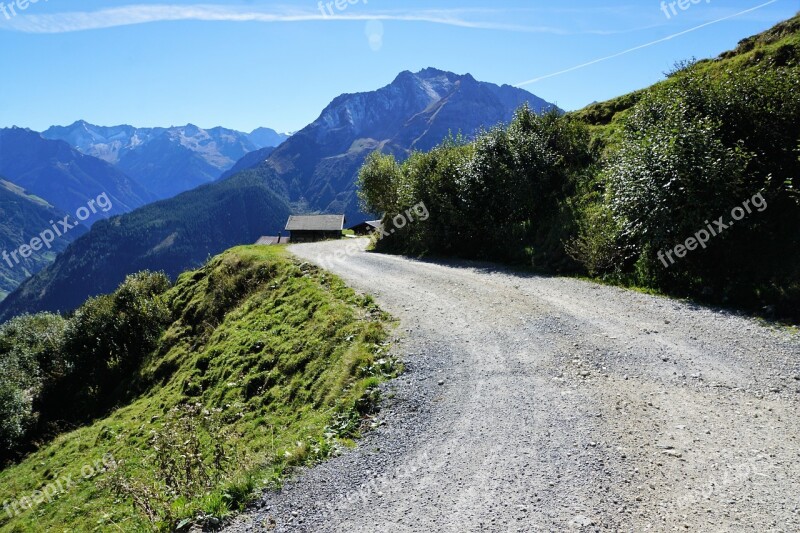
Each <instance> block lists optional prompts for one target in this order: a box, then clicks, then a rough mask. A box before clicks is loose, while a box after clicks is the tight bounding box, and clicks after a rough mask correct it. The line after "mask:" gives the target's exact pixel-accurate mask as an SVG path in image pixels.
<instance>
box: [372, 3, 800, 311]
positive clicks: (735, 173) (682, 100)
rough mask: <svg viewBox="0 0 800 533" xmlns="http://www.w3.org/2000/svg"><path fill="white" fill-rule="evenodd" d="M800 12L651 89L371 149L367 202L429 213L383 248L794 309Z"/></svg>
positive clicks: (798, 294)
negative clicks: (460, 137)
mask: <svg viewBox="0 0 800 533" xmlns="http://www.w3.org/2000/svg"><path fill="white" fill-rule="evenodd" d="M798 87H800V16H798V17H795V18H793V19H791V20H789V21H786V22H784V23H781V24H779V25H778V26H776V27H775V28H773V29H771V30H769V31H767V32H765V33H763V34H761V35H758V36H755V37H752V38H750V39H745V40H744V41H742V43H740V45H739V47H738V48H737V49H736V50H734V51H732V52H730V53H726V54H723V55H722V56H721V57H720V58H717V59H715V60H706V61H701V62H693V61H692V62H688V63H684V64H680V65H678V66H677V67H676V69H675V71H674V72H672V73H670V74H669V76H668V78H667V79H666V80H665V81H663V82H661V83H659V84H656V85H655V86H653V87H651V88H648V89H645V90H642V91H639V92H636V93H632V94H630V95H626V96H623V97H621V98H618V99H616V100H613V101H610V102H605V103H600V104H594V105H592V106H590V107H588V108H587V109H584V110H582V111H580V112H576V113H571V114H569V115H566V116H559V115H555V114H550V115H546V116H544V117H541V116H536V115H535V114H533V113H532V112H531V111H530V110H528V109H522V110H520V111H519V112H518V113H517V117H516V118H515V120H514V121H513V122H512V124H511V125H510V126H509V127H508V128H496V129H495V130H493V131H491V132H488V133H487V134H485V135H483V136H482V137H481V138H479V139H478V140H477V141H475V142H472V143H467V144H464V143H459V142H448V143H445V144H444V145H442V146H440V147H438V148H436V149H435V150H433V151H431V152H430V153H427V154H416V155H414V156H412V157H411V158H410V159H409V160H408V161H406V162H404V163H403V164H402V165H400V164H398V163H397V162H396V161H395V160H394V159H393V158H392V157H390V156H381V155H375V156H373V157H371V158H370V159H369V160H368V162H367V164H366V165H365V166H364V167H363V168H362V171H361V177H360V180H361V185H362V199H363V200H364V202H365V206H366V208H367V209H371V210H375V211H376V212H385V213H387V219H386V220H387V222H388V221H389V220H390V219H392V218H393V216H394V215H396V214H399V213H404V212H405V211H406V210H407V209H409V208H411V207H412V206H414V205H415V204H416V203H417V202H420V201H423V202H425V204H426V206H427V209H428V211H429V212H430V218H429V220H427V221H425V222H420V223H417V224H410V225H408V226H407V227H403V228H395V229H396V230H398V231H397V232H396V234H395V235H394V236H393V238H389V239H383V240H381V241H380V243H379V247H380V248H382V249H385V250H399V251H403V252H409V253H416V254H420V253H434V254H455V255H461V256H466V257H477V258H482V259H500V260H511V261H518V262H528V263H530V262H532V263H533V265H534V266H536V267H539V268H543V269H546V270H550V271H558V272H573V273H587V274H589V275H593V276H597V277H600V278H603V279H606V280H609V281H613V282H617V283H623V284H634V285H638V286H643V287H647V288H652V289H657V290H660V291H663V292H668V293H671V294H675V295H680V296H692V297H697V298H703V299H706V300H709V301H712V302H715V303H722V304H726V305H734V306H740V307H745V308H748V309H751V310H759V311H764V312H766V314H779V315H782V316H787V317H792V318H795V319H798V318H800V315H798V313H800V311H799V310H800V266H798V265H800V235H798V233H797V228H798V226H800V194H798V187H800V91H798V90H797V88H798Z"/></svg>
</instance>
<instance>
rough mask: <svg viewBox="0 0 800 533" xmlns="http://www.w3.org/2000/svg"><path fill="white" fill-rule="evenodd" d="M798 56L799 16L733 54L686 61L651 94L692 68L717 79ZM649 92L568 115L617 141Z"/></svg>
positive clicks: (740, 46)
mask: <svg viewBox="0 0 800 533" xmlns="http://www.w3.org/2000/svg"><path fill="white" fill-rule="evenodd" d="M799 53H800V16H795V17H793V18H791V19H789V20H786V21H784V22H781V23H779V24H777V25H775V26H774V27H772V28H770V29H769V30H767V31H765V32H763V33H760V34H758V35H754V36H752V37H748V38H746V39H742V40H741V41H740V42H739V44H738V45H737V46H736V48H734V49H733V50H729V51H727V52H724V53H722V54H720V56H719V57H717V58H709V59H701V60H698V61H696V62H695V61H694V60H686V61H679V62H677V63H676V64H675V69H674V71H673V72H671V73H669V77H668V79H666V80H665V81H662V82H660V83H657V84H656V85H654V86H653V87H651V88H649V89H650V90H653V89H657V88H659V87H662V86H664V85H669V84H671V83H675V81H676V75H677V74H679V73H680V72H681V71H683V70H685V69H686V68H687V67H689V66H692V65H694V66H695V68H696V69H697V70H698V71H700V72H705V73H708V74H709V75H710V76H712V77H719V76H721V75H723V74H724V73H725V72H726V71H728V70H736V71H748V70H755V69H759V68H763V67H765V66H767V67H785V66H787V65H789V64H790V63H791V62H793V61H796V59H797V56H798V54H799ZM647 90H648V89H644V90H640V91H635V92H632V93H630V94H626V95H623V96H619V97H617V98H613V99H611V100H608V101H606V102H597V103H594V104H591V105H589V106H586V107H585V108H584V109H581V110H579V111H575V112H574V113H570V115H571V116H574V117H576V118H578V119H580V120H581V121H582V122H585V123H586V124H588V125H589V126H590V127H592V129H593V131H594V133H595V134H596V136H597V137H598V139H603V140H610V141H614V140H615V139H616V140H618V133H619V130H620V129H621V127H622V124H623V122H624V120H625V118H626V117H627V116H628V115H629V113H630V110H631V109H632V108H633V107H634V106H635V105H636V104H637V103H638V102H639V101H640V100H641V98H642V97H643V96H644V95H645V94H647Z"/></svg>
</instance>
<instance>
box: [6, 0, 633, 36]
mask: <svg viewBox="0 0 800 533" xmlns="http://www.w3.org/2000/svg"><path fill="white" fill-rule="evenodd" d="M476 15H477V16H481V15H483V16H487V15H495V16H501V15H506V16H508V15H509V13H508V11H507V10H505V11H502V10H491V9H481V10H464V9H457V10H455V9H454V10H422V11H420V10H414V11H411V12H398V11H367V10H363V9H362V10H360V11H359V12H355V11H353V12H347V13H337V14H335V15H333V16H331V15H326V14H324V13H323V12H322V11H321V10H318V11H314V10H297V9H292V8H275V9H272V10H254V9H252V8H247V7H241V6H226V5H216V4H196V5H174V4H160V5H156V4H134V5H128V6H121V7H113V8H106V9H100V10H96V11H72V12H62V13H49V14H27V13H26V14H25V15H24V16H18V17H15V18H13V19H12V20H10V21H6V22H5V23H4V24H2V25H0V28H2V29H10V30H14V31H19V32H25V33H68V32H77V31H89V30H99V29H105V28H114V27H118V26H131V25H136V24H148V23H155V22H170V21H173V22H174V21H205V22H209V21H216V22H263V23H290V22H312V21H323V20H324V21H334V22H335V21H370V20H378V21H400V22H426V23H431V24H441V25H446V26H455V27H461V28H471V29H482V30H502V31H514V32H526V33H546V34H554V35H576V34H597V35H611V34H616V33H627V32H630V31H636V29H634V30H630V29H628V30H603V29H599V30H582V31H571V30H568V29H565V28H559V27H554V26H536V25H530V26H529V25H523V24H512V23H505V22H496V21H487V20H478V19H475V18H472V17H475V16H476ZM639 29H646V28H639Z"/></svg>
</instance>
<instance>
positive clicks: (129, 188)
mask: <svg viewBox="0 0 800 533" xmlns="http://www.w3.org/2000/svg"><path fill="white" fill-rule="evenodd" d="M0 175H2V176H5V177H6V178H7V179H9V180H10V181H12V182H13V183H14V184H16V185H18V186H20V187H22V188H24V189H25V190H27V191H30V192H31V193H32V194H35V195H36V196H38V197H40V198H43V199H44V200H46V201H47V202H48V203H50V204H52V205H53V206H55V207H57V208H58V209H60V210H61V211H64V212H66V213H70V214H75V212H76V210H77V209H78V208H81V207H86V205H87V202H89V201H90V200H94V199H96V198H97V197H98V196H100V195H102V194H103V193H105V194H106V195H107V196H108V199H109V200H110V201H111V203H112V207H111V209H110V210H108V211H98V212H97V213H94V214H92V216H91V217H90V218H89V219H88V220H87V221H86V223H87V224H92V223H94V222H95V221H97V220H100V219H102V218H107V217H109V216H113V215H119V214H122V213H127V212H129V211H132V210H134V209H136V208H137V207H141V206H143V205H145V204H147V203H149V202H151V201H153V200H154V199H155V198H154V197H153V196H152V195H151V194H150V193H149V192H147V191H146V190H145V189H144V188H143V187H142V186H141V185H140V184H139V183H137V182H136V181H135V180H133V179H131V178H130V177H128V176H127V175H125V174H124V173H122V172H121V171H120V170H118V169H117V168H115V167H114V166H112V165H111V164H109V163H107V162H105V161H102V160H100V159H97V158H95V157H92V156H88V155H85V154H82V153H80V152H79V151H77V150H76V149H74V148H72V147H71V146H70V145H69V144H67V143H65V142H63V141H53V140H48V139H44V138H43V137H42V136H41V135H40V134H38V133H36V132H33V131H30V130H26V129H21V128H8V129H0Z"/></svg>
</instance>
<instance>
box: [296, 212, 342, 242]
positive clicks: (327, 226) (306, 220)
mask: <svg viewBox="0 0 800 533" xmlns="http://www.w3.org/2000/svg"><path fill="white" fill-rule="evenodd" d="M344 224H345V217H344V215H312V216H291V217H289V221H288V222H286V231H288V232H289V239H290V240H291V241H292V242H317V241H324V240H328V239H341V238H342V230H343V229H344Z"/></svg>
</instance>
